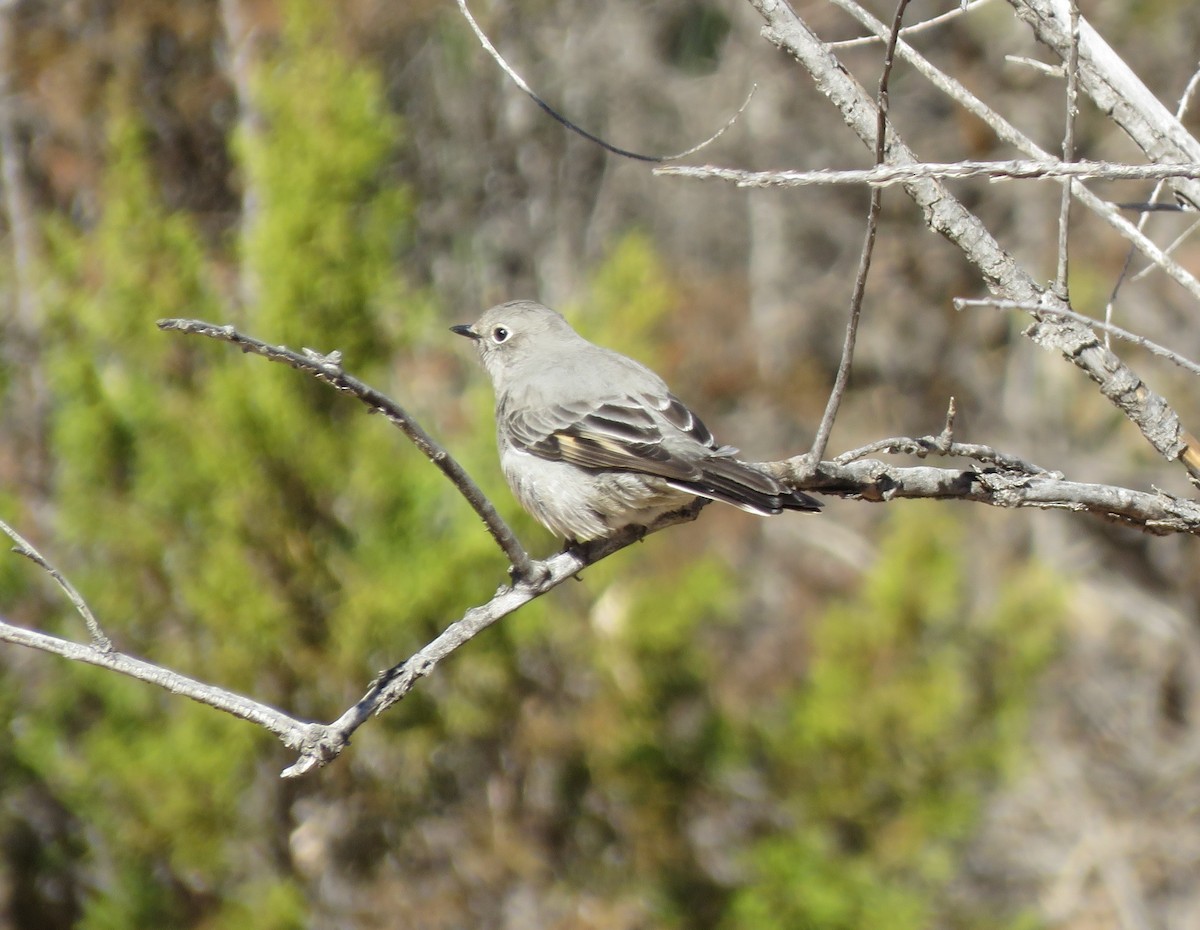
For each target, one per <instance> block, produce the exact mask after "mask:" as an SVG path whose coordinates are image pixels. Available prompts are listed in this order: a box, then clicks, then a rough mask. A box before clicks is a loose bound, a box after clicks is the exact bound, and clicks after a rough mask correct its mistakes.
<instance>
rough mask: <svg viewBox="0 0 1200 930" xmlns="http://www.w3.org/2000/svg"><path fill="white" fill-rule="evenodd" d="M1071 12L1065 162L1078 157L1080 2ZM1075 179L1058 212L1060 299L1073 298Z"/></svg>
mask: <svg viewBox="0 0 1200 930" xmlns="http://www.w3.org/2000/svg"><path fill="white" fill-rule="evenodd" d="M1068 5H1069V7H1070V11H1071V53H1070V55H1068V56H1067V61H1066V66H1067V106H1066V124H1067V125H1066V129H1065V130H1064V131H1063V142H1062V157H1063V161H1064V162H1066V163H1069V162H1073V161H1074V160H1075V117H1076V116H1077V115H1078V113H1079V107H1078V103H1077V98H1078V94H1079V4H1078V3H1076V0H1069V3H1068ZM1074 189H1075V182H1074V181H1073V180H1072V179H1071V178H1067V181H1066V183H1065V184H1064V185H1063V190H1062V201H1061V203H1060V205H1059V212H1058V268H1057V270H1056V272H1055V275H1054V293H1055V294H1056V295H1057V296H1058V298H1059V299H1060V300H1063V301H1068V302H1069V301H1070V299H1071V291H1070V285H1069V283H1068V282H1067V273H1068V269H1069V267H1070V243H1069V231H1070V225H1071V195H1072V193H1073V192H1074Z"/></svg>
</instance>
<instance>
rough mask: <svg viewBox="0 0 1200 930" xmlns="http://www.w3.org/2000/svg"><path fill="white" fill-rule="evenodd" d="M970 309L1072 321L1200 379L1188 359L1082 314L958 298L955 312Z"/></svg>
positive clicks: (1018, 303) (987, 299) (1021, 303)
mask: <svg viewBox="0 0 1200 930" xmlns="http://www.w3.org/2000/svg"><path fill="white" fill-rule="evenodd" d="M969 307H995V308H996V309H998V310H1022V311H1024V312H1026V313H1032V314H1035V315H1041V314H1049V315H1051V316H1059V317H1064V318H1066V319H1068V320H1076V321H1078V322H1080V323H1085V324H1087V325H1088V326H1092V327H1094V328H1096V329H1098V330H1101V331H1102V332H1104V333H1107V334H1109V335H1112V336H1116V337H1117V338H1118V339H1123V340H1125V341H1126V342H1131V343H1133V344H1134V345H1136V346H1141V347H1142V348H1143V349H1145V350H1146V351H1147V352H1151V353H1153V354H1154V355H1157V356H1159V357H1161V358H1165V359H1167V360H1168V361H1170V362H1172V363H1174V364H1176V365H1178V366H1179V367H1180V368H1182V369H1184V370H1185V371H1188V372H1190V373H1191V374H1194V375H1200V365H1197V364H1196V363H1195V362H1193V361H1191V360H1189V359H1187V358H1184V357H1183V356H1182V355H1180V354H1179V353H1178V352H1173V351H1171V350H1170V349H1168V348H1166V347H1165V346H1161V345H1159V344H1158V343H1157V342H1151V341H1150V340H1149V339H1147V338H1146V337H1145V336H1139V335H1138V334H1137V333H1131V332H1129V331H1128V330H1125V329H1121V327H1119V326H1113V325H1112V324H1111V323H1105V322H1104V321H1103V320H1097V319H1093V318H1092V317H1090V316H1084V315H1083V314H1082V313H1076V312H1075V311H1073V310H1063V309H1060V308H1058V307H1046V306H1045V305H1043V304H1034V303H1027V302H1024V301H1019V300H997V299H995V298H990V297H984V298H980V299H977V300H976V299H972V300H968V299H966V298H963V297H955V298H954V309H956V310H965V309H967V308H969Z"/></svg>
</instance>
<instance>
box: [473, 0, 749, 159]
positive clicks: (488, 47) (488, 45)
mask: <svg viewBox="0 0 1200 930" xmlns="http://www.w3.org/2000/svg"><path fill="white" fill-rule="evenodd" d="M458 8H459V10H460V11H461V12H462V15H463V17H464V18H465V19H466V21H467V24H468V25H470V27H471V31H472V32H474V33H475V38H476V39H478V40H479V44H480V45H482V46H483V50H484V51H485V52H487V53H488V54H489V55H491V56H492V59H493V60H494V61H495V62H496V64H498V65H499V66H500V69H501V70H502V71H503V72H504V73H505V74H507V75H508V77H509V79H510V80H511V81H512V82H513V83H514V84H516V85H517V87H518V88H520V89H521V90H522V91H523V92H524V93H525V95H526V96H528V97H529V99H530V100H532V101H533V102H534V103H536V104H537V105H538V106H539V107H541V108H542V110H543V111H544V112H545V113H546V114H547V115H548V116H550V117H551V118H553V119H555V120H557V121H558V122H559V123H561V124H562V125H563V126H565V127H566V128H567V129H569V130H571V132H574V133H577V134H578V135H581V136H583V138H585V139H587V140H588V141H589V142H594V143H595V144H596V145H598V146H600V148H602V149H604V150H605V151H606V152H612V153H613V154H614V155H620V156H621V157H622V158H632V159H633V160H634V161H648V162H654V163H661V162H668V161H675V160H677V159H680V158H686V157H687V156H689V155H694V154H696V153H697V152H699V151H700V150H701V149H703V148H707V147H708V146H709V145H711V144H712V143H714V142H716V141H717V139H719V138H721V136H723V135H724V134H725V131H726V130H727V129H728V128H729V127H730V126H732V125H733V124H734V123H735V122H736V121H737V118H738V117H739V116H741V115H742V111H743V110H745V109H746V107H748V106H749V105H750V98H751V97H753V96H754V91H755V90H757V89H758V85H757V84H756V85H754V86H753V87H751V88H750V93H749V94H747V95H746V100H745V101H744V102H743V103H742V105H741V106H740V107H738V110H737V112H736V113H734V114H733V116H731V117H729V119H728V120H727V121H726V122H725V125H724V126H722V127H721V128H720V129H718V130H717V131H716V132H714V133H713V134H712V135H711V136H709V137H708V138H707V139H705V140H704V141H703V142H701V143H699V144H698V145H693V146H692V147H691V148H690V149H687V150H686V151H683V152H679V153H677V154H675V155H643V154H640V153H638V152H631V151H629V150H628V149H623V148H618V147H617V146H615V145H613V144H612V143H611V142H606V141H605V140H604V139H601V138H600V137H599V136H597V135H594V134H593V133H590V132H588V131H587V130H586V129H583V128H582V127H580V126H577V125H576V124H575V123H573V122H571V121H570V120H569V119H567V118H566V117H565V116H563V115H562V114H561V113H559V112H558V111H557V110H555V109H554V107H552V106H550V104H548V103H547V102H546V101H545V100H543V99H542V98H541V97H539V96H538V95H537V94H536V93H535V92H534V90H533V88H532V87H530V86H529V83H528V82H527V81H526V80H525V79H524V78H523V77H521V75H520V74H518V73H517V71H516V69H514V68H513V67H512V65H510V64H509V63H508V62H507V61H505V60H504V56H503V55H501V54H500V52H498V51H497V50H496V46H494V45H493V44H492V42H491V40H490V39H489V38H488V37H487V33H485V32H484V31H483V29H481V28H480V26H479V23H477V22H476V21H475V17H474V16H472V15H471V11H470V10H469V9H468V8H467V0H458Z"/></svg>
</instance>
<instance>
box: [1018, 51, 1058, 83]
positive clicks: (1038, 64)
mask: <svg viewBox="0 0 1200 930" xmlns="http://www.w3.org/2000/svg"><path fill="white" fill-rule="evenodd" d="M1004 60H1005V61H1007V62H1008V63H1009V64H1013V65H1024V66H1025V67H1026V68H1032V69H1033V70H1034V71H1040V72H1042V74H1047V75H1049V76H1050V77H1052V78H1060V77H1062V76H1063V66H1062V65H1051V64H1047V63H1046V62H1044V61H1038V60H1037V59H1036V58H1026V57H1025V56H1024V55H1005V56H1004Z"/></svg>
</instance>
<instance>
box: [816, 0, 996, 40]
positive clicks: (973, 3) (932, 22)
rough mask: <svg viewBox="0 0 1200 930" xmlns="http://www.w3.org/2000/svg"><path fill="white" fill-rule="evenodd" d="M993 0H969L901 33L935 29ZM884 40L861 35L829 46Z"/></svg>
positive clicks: (908, 34)
mask: <svg viewBox="0 0 1200 930" xmlns="http://www.w3.org/2000/svg"><path fill="white" fill-rule="evenodd" d="M991 2H992V0H969V2H967V3H964V4H963V5H962V6H959V7H955V8H954V9H953V10H947V11H946V12H945V13H940V14H938V15H937V16H931V17H930V18H929V19H926V20H922V21H921V22H919V23H913V24H912V25H911V26H905V27H904V28H903V29H901V30H900V35H902V36H910V35H914V34H915V33H918V32H925V31H927V30H929V29H933V28H934V27H936V26H942V25H944V24H946V23H947V22H949V21H950V20H952V19H958V17H960V16H965V15H966V14H967V13H972V12H974V11H975V10H977V9H979V8H980V7H981V6H984V5H985V4H988V3H991ZM882 41H883V40H882V39H881V38H880V37H879V36H860V37H859V38H857V39H842V40H841V41H840V42H830V43H829V47H830V48H832V49H837V50H838V51H841V50H842V49H845V48H859V47H861V46H864V45H876V44H878V43H879V42H882Z"/></svg>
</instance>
